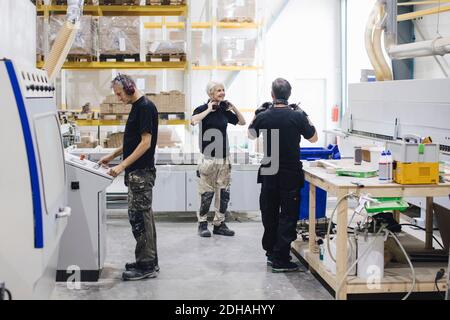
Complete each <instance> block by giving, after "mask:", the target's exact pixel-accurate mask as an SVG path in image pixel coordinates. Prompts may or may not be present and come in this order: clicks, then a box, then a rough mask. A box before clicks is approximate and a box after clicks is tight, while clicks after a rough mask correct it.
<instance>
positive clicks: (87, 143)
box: [75, 134, 98, 148]
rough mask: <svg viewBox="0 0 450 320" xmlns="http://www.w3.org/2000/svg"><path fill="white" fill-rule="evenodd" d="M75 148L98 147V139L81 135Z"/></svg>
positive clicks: (89, 135)
mask: <svg viewBox="0 0 450 320" xmlns="http://www.w3.org/2000/svg"><path fill="white" fill-rule="evenodd" d="M75 145H76V146H77V148H95V147H96V146H97V145H98V139H97V138H95V137H94V136H93V135H91V134H88V135H83V136H81V138H80V142H78V143H75Z"/></svg>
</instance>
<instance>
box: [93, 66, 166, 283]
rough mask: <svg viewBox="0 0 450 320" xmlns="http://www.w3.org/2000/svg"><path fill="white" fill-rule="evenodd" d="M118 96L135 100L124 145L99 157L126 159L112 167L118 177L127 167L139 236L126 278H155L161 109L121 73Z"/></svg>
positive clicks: (131, 207)
mask: <svg viewBox="0 0 450 320" xmlns="http://www.w3.org/2000/svg"><path fill="white" fill-rule="evenodd" d="M111 88H112V89H113V90H114V93H115V95H116V96H117V97H118V99H119V100H120V101H121V102H123V103H125V104H132V108H131V111H130V114H129V116H128V120H127V123H126V126H125V134H124V138H123V146H122V147H120V148H118V149H116V150H115V151H114V152H113V153H111V154H110V155H107V156H105V157H103V158H102V159H100V161H99V163H100V164H102V165H106V164H108V163H109V162H110V161H112V160H113V159H114V158H116V157H118V156H120V155H121V154H123V161H122V162H121V163H119V164H118V165H117V166H115V167H112V168H111V169H110V171H109V174H110V175H112V176H114V177H116V176H118V175H119V174H121V173H122V172H123V171H125V185H126V186H128V217H129V219H130V224H131V228H132V231H133V235H134V238H135V239H136V249H135V256H136V262H130V263H127V264H125V269H126V271H125V272H124V273H123V274H122V278H123V280H140V279H144V278H154V277H156V276H157V272H158V271H159V266H158V254H157V249H156V229H155V221H154V218H153V211H152V189H153V186H154V185H155V179H156V169H155V148H156V142H157V139H158V110H157V109H156V106H155V105H154V104H153V103H152V102H151V101H149V100H148V99H147V98H146V97H145V96H144V95H143V94H142V93H141V92H139V91H138V90H137V88H136V84H135V82H134V81H133V79H132V78H131V77H129V76H127V75H123V74H119V75H118V76H117V77H115V78H114V80H113V81H112V82H111Z"/></svg>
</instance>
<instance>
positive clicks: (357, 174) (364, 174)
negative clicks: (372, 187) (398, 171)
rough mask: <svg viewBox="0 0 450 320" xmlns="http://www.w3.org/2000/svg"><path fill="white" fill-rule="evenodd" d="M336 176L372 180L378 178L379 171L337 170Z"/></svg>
mask: <svg viewBox="0 0 450 320" xmlns="http://www.w3.org/2000/svg"><path fill="white" fill-rule="evenodd" d="M336 174H337V175H338V176H349V177H355V178H372V177H376V176H377V174H378V173H377V171H365V172H364V171H350V170H342V169H337V170H336Z"/></svg>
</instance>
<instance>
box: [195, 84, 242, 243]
mask: <svg viewBox="0 0 450 320" xmlns="http://www.w3.org/2000/svg"><path fill="white" fill-rule="evenodd" d="M206 92H207V94H208V96H209V100H208V103H206V104H204V105H201V106H200V107H198V108H196V109H195V110H194V114H193V115H192V120H191V124H192V125H196V124H200V128H201V132H200V135H199V141H200V150H201V152H202V155H201V158H200V161H199V166H198V176H199V178H200V181H199V186H198V189H199V193H200V201H201V204H200V210H199V211H198V214H197V218H198V222H199V226H198V234H199V235H200V236H201V237H211V232H209V230H208V221H207V214H208V212H209V207H210V206H211V202H212V199H213V197H214V194H215V196H216V200H215V217H214V221H213V224H214V229H213V233H214V234H218V235H224V236H233V235H234V231H232V230H230V229H228V227H227V225H226V224H225V213H226V211H227V207H228V202H229V201H230V175H231V163H230V160H229V148H228V137H227V126H228V123H231V124H233V125H236V124H239V125H241V126H243V125H245V119H244V117H243V116H242V114H241V113H240V112H239V110H238V109H237V108H236V107H235V106H234V105H233V104H231V103H230V102H228V101H225V100H224V98H225V88H224V86H223V84H221V83H217V82H210V83H209V84H208V85H207V87H206Z"/></svg>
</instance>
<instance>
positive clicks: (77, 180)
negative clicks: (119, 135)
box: [56, 153, 114, 281]
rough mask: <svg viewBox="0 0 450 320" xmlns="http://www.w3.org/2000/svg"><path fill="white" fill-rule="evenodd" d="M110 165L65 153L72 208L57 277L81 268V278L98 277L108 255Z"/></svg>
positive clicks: (64, 236) (94, 279)
mask: <svg viewBox="0 0 450 320" xmlns="http://www.w3.org/2000/svg"><path fill="white" fill-rule="evenodd" d="M108 170H109V169H108V168H105V167H102V166H100V165H98V164H97V163H96V162H92V161H89V160H87V159H82V158H80V157H78V156H75V155H71V154H69V153H66V171H67V203H68V205H69V206H70V207H71V208H72V215H71V217H70V220H69V224H68V226H67V228H66V231H65V232H64V234H63V236H62V239H61V246H60V254H59V261H58V272H57V278H56V279H57V281H66V280H67V279H68V278H71V279H72V278H74V279H75V278H76V277H77V275H76V274H75V276H74V277H71V276H72V275H73V274H74V273H76V272H79V279H78V280H80V281H97V280H98V278H99V276H100V273H101V271H102V269H103V265H104V261H105V256H106V192H105V189H106V187H107V186H109V185H110V184H111V183H112V181H113V179H114V178H113V177H112V176H110V175H109V174H108V173H107V172H108Z"/></svg>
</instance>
